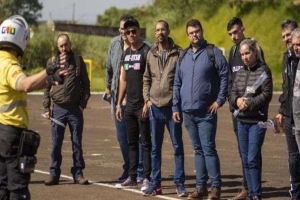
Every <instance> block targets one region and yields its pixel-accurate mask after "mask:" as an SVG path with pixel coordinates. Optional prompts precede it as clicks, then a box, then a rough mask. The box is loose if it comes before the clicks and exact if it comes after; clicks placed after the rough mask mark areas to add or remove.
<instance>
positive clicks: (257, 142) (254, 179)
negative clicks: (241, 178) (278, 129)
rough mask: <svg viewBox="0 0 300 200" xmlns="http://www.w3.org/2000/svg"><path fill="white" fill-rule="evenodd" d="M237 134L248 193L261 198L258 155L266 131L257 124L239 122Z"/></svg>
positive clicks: (259, 160)
mask: <svg viewBox="0 0 300 200" xmlns="http://www.w3.org/2000/svg"><path fill="white" fill-rule="evenodd" d="M238 134H239V137H238V139H239V143H240V150H241V154H242V159H243V164H244V169H245V175H246V181H247V185H248V192H249V194H250V195H251V196H258V197H261V194H262V189H261V169H260V168H261V165H260V163H261V159H260V155H261V149H262V145H263V143H264V138H265V134H266V129H265V128H260V127H259V126H258V125H257V123H245V122H241V121H239V122H238Z"/></svg>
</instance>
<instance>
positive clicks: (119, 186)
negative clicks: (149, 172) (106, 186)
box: [115, 185, 138, 190]
mask: <svg viewBox="0 0 300 200" xmlns="http://www.w3.org/2000/svg"><path fill="white" fill-rule="evenodd" d="M137 187H138V186H137V185H133V186H121V185H115V188H117V189H120V190H121V189H136V188H137Z"/></svg>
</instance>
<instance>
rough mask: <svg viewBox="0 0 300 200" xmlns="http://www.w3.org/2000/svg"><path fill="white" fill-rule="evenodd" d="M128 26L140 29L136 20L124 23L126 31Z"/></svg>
mask: <svg viewBox="0 0 300 200" xmlns="http://www.w3.org/2000/svg"><path fill="white" fill-rule="evenodd" d="M130 26H136V27H138V28H140V24H139V22H138V21H137V20H136V19H128V20H127V21H126V22H125V23H124V28H125V29H127V28H128V27H130Z"/></svg>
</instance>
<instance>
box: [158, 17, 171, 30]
mask: <svg viewBox="0 0 300 200" xmlns="http://www.w3.org/2000/svg"><path fill="white" fill-rule="evenodd" d="M158 23H164V24H165V26H166V29H167V30H170V29H169V24H168V22H166V21H165V20H162V19H161V20H158V21H157V22H156V24H158ZM156 24H155V26H156Z"/></svg>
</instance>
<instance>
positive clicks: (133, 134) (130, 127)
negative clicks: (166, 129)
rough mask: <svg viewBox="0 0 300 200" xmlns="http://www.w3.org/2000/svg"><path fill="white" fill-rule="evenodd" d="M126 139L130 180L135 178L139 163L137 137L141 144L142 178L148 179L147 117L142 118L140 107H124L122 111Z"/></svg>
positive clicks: (149, 164) (148, 145)
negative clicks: (123, 111)
mask: <svg viewBox="0 0 300 200" xmlns="http://www.w3.org/2000/svg"><path fill="white" fill-rule="evenodd" d="M124 118H125V123H126V131H127V139H128V146H129V176H130V178H131V179H132V180H136V178H137V168H138V164H139V161H138V160H139V137H140V135H141V140H142V145H143V158H144V160H143V167H144V170H143V178H147V179H150V175H151V135H150V122H149V119H148V118H147V119H143V118H142V108H139V109H128V107H127V108H126V109H125V113H124Z"/></svg>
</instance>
